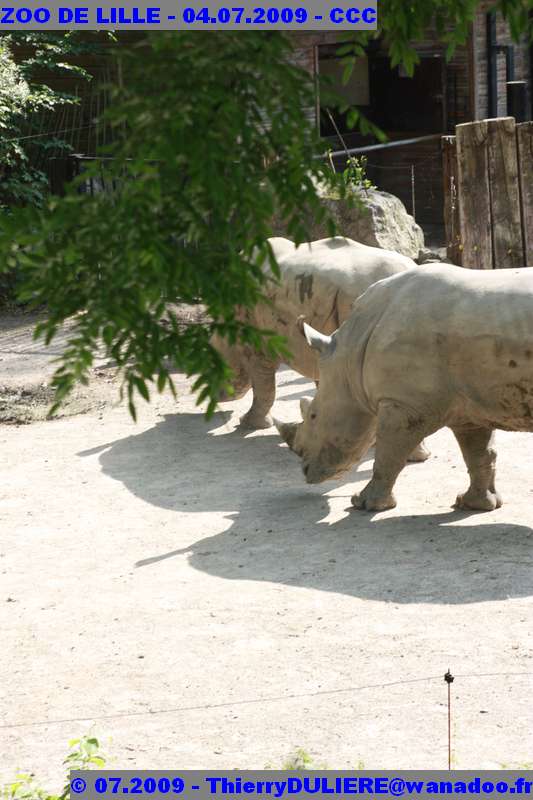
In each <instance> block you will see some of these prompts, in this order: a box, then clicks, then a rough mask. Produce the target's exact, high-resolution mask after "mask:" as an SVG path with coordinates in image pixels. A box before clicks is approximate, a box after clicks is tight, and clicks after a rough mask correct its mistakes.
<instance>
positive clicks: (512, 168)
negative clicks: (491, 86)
mask: <svg viewBox="0 0 533 800" xmlns="http://www.w3.org/2000/svg"><path fill="white" fill-rule="evenodd" d="M455 131H456V135H455V136H445V137H443V142H442V152H443V174H444V219H445V225H446V242H447V248H448V257H449V258H450V259H451V260H452V261H453V262H454V263H455V264H461V265H462V266H464V267H469V268H471V269H505V268H512V267H524V266H533V122H524V123H521V124H519V125H517V124H516V122H515V120H514V118H513V117H501V118H498V119H486V120H482V121H480V122H468V123H465V124H464V125H458V126H457V127H456V129H455Z"/></svg>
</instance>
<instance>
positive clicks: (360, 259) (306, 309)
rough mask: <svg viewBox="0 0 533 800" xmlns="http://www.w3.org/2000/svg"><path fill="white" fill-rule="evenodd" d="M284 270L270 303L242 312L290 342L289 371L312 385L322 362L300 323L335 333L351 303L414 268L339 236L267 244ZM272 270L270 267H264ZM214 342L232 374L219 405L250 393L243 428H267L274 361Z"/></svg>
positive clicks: (271, 285) (270, 286)
mask: <svg viewBox="0 0 533 800" xmlns="http://www.w3.org/2000/svg"><path fill="white" fill-rule="evenodd" d="M268 241H269V243H270V246H271V248H272V251H273V254H274V256H275V258H276V261H277V263H278V265H279V269H280V281H279V283H277V282H275V281H274V280H272V281H269V282H268V283H267V287H266V291H265V296H266V297H267V298H268V300H269V301H270V302H269V303H261V304H259V305H257V306H256V307H255V308H254V309H253V310H252V311H251V312H246V311H245V310H239V311H238V314H237V316H241V315H246V314H247V319H248V320H249V321H250V322H251V323H252V324H253V325H255V326H256V327H257V328H262V329H268V330H272V331H275V332H276V333H279V334H282V335H283V336H285V337H286V338H287V346H288V348H289V350H290V351H291V353H292V360H291V362H290V366H291V367H292V368H293V369H295V370H296V372H299V373H300V374H301V375H304V376H305V377H306V378H309V379H311V380H317V379H318V358H317V356H316V354H315V353H314V352H313V351H312V350H310V349H309V348H308V347H307V346H306V345H305V342H304V340H303V339H302V336H301V334H300V333H299V331H298V328H297V324H296V322H297V319H298V317H300V316H304V317H305V319H306V321H307V322H308V323H309V324H310V325H312V326H313V327H314V328H316V329H317V330H319V331H321V332H322V333H326V334H329V333H333V331H335V330H336V329H337V328H338V327H339V325H340V324H341V323H342V322H344V320H345V319H346V318H347V317H348V315H349V313H350V310H351V306H352V303H353V301H354V300H355V299H356V298H358V297H359V296H360V295H362V294H363V292H364V291H366V289H368V287H369V286H371V285H372V284H373V283H375V282H376V281H378V280H381V279H382V278H387V277H389V276H390V275H395V274H396V273H397V272H404V271H405V270H407V269H411V268H413V267H415V266H416V264H415V262H414V261H412V260H411V259H410V258H408V257H407V256H402V255H400V254H399V253H394V252H392V251H389V250H381V249H380V248H378V247H368V246H367V245H364V244H360V243H359V242H355V241H353V239H346V238H343V237H341V236H336V237H333V238H331V239H321V240H319V241H316V242H309V243H307V244H301V245H300V246H299V247H296V245H295V244H294V243H293V242H291V241H289V240H288V239H283V238H279V237H278V238H272V239H269V240H268ZM265 270H266V271H268V270H269V267H268V265H265ZM211 343H212V344H213V346H214V347H216V349H217V350H218V351H219V352H220V353H221V355H222V356H223V357H224V359H225V360H226V361H227V363H228V364H229V366H230V367H231V368H232V370H233V373H234V376H235V377H234V381H233V387H232V388H233V394H232V395H231V396H226V397H221V402H224V401H226V400H238V399H239V398H240V397H243V396H244V395H245V394H246V392H247V391H248V390H249V389H250V388H251V389H252V390H253V402H252V406H251V408H250V410H249V411H248V412H247V413H246V414H245V415H244V417H243V418H242V419H241V423H240V424H241V426H242V427H245V428H252V429H254V428H269V427H270V426H271V425H272V419H271V417H270V415H269V412H270V409H271V408H272V405H273V403H274V400H275V396H276V370H277V369H278V367H279V366H280V364H281V360H280V361H272V360H271V359H269V358H268V357H267V356H265V355H262V354H260V353H257V352H256V351H255V350H254V349H253V348H252V347H249V346H246V345H234V346H230V345H229V344H228V343H227V342H226V341H225V340H224V339H222V338H220V337H219V336H213V338H212V340H211Z"/></svg>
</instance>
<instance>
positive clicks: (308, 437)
mask: <svg viewBox="0 0 533 800" xmlns="http://www.w3.org/2000/svg"><path fill="white" fill-rule="evenodd" d="M303 332H304V334H305V338H306V339H307V343H308V344H309V346H310V347H312V348H313V349H314V350H317V351H318V352H319V354H320V360H319V369H320V381H319V386H318V389H317V393H316V395H315V397H314V398H313V399H311V398H309V397H304V398H302V400H300V411H301V414H302V422H299V423H296V422H280V421H278V420H275V424H276V427H277V429H278V432H279V434H280V436H281V438H282V439H283V441H284V442H285V443H286V444H288V446H289V447H290V449H291V450H292V451H293V452H294V453H296V455H298V456H300V458H301V459H302V469H303V473H304V475H305V479H306V481H307V483H321V482H322V481H327V480H333V479H334V478H337V477H338V476H340V475H342V474H343V473H344V472H346V471H347V470H348V469H350V467H352V466H353V464H354V463H355V462H356V461H358V460H359V459H360V458H361V455H360V453H361V446H362V443H361V436H360V435H359V434H358V431H359V430H361V425H360V419H359V415H358V413H357V408H356V407H355V406H354V402H353V399H352V397H351V394H350V391H349V387H348V384H347V381H346V380H345V379H344V369H343V364H342V359H341V358H339V357H335V335H333V337H331V336H324V335H323V334H322V333H319V332H318V331H315V330H314V329H313V328H311V327H310V326H309V325H307V324H304V325H303ZM364 439H365V442H363V448H365V452H366V449H368V447H370V445H371V444H372V439H373V432H370V431H368V430H367V429H366V428H365V430H364ZM367 441H368V444H365V443H366V442H367Z"/></svg>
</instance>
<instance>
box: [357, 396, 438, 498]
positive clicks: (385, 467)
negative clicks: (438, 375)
mask: <svg viewBox="0 0 533 800" xmlns="http://www.w3.org/2000/svg"><path fill="white" fill-rule="evenodd" d="M439 427H440V423H439V422H437V421H436V420H435V419H431V420H428V419H426V418H425V417H424V416H422V415H417V414H416V413H413V411H412V410H411V409H407V408H404V407H403V406H401V405H400V404H398V403H394V402H392V401H384V402H381V403H380V405H379V411H378V426H377V436H376V454H375V458H374V472H373V475H372V479H371V480H370V482H369V483H368V484H367V485H366V486H365V488H364V489H363V491H362V492H361V493H360V494H355V495H354V496H353V497H352V505H354V506H355V508H358V509H360V510H365V511H386V510H387V509H389V508H395V506H396V498H395V497H394V494H393V491H392V490H393V488H394V484H395V483H396V479H397V477H398V475H399V474H400V472H401V471H402V469H403V468H404V466H405V465H406V463H407V461H408V460H409V458H410V456H411V455H412V454H413V452H414V451H417V450H418V448H419V446H420V445H421V443H422V442H423V440H424V437H425V436H429V435H430V434H432V433H434V432H435V431H436V430H437V429H438V428H439ZM428 455H429V453H428Z"/></svg>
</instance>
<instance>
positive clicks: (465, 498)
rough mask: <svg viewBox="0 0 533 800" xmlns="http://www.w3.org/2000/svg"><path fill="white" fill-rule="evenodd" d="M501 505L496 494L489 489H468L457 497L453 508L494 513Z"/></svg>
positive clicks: (500, 499) (500, 500) (499, 498)
mask: <svg viewBox="0 0 533 800" xmlns="http://www.w3.org/2000/svg"><path fill="white" fill-rule="evenodd" d="M501 505H502V498H501V497H500V495H499V494H498V492H496V491H495V492H491V491H490V490H489V489H469V490H468V491H467V492H465V494H459V495H457V500H456V501H455V506H454V508H469V509H472V510H473V511H494V510H495V509H496V508H500V506H501Z"/></svg>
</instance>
